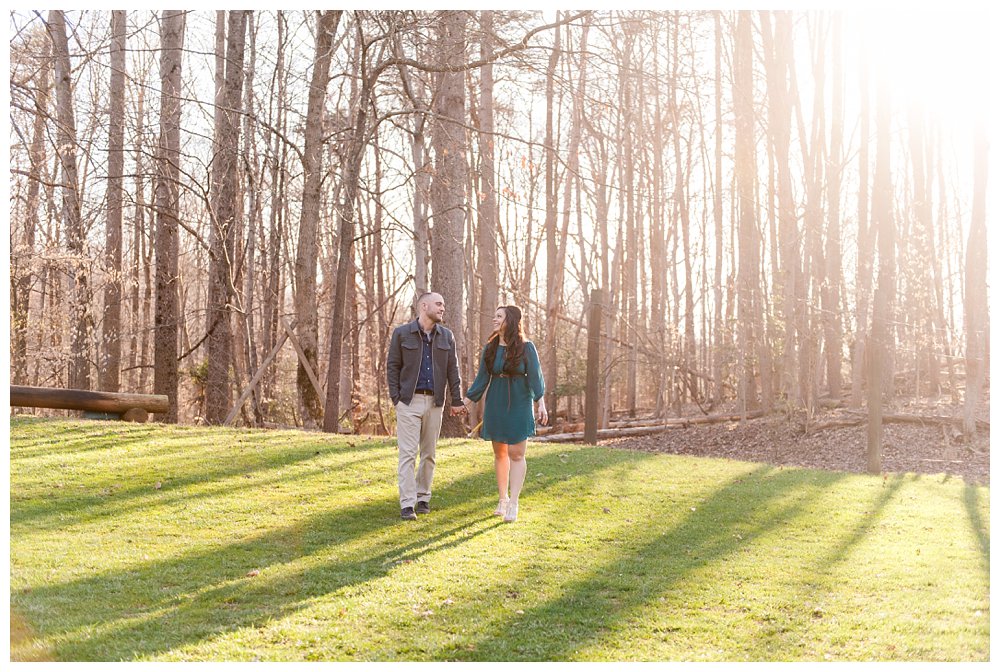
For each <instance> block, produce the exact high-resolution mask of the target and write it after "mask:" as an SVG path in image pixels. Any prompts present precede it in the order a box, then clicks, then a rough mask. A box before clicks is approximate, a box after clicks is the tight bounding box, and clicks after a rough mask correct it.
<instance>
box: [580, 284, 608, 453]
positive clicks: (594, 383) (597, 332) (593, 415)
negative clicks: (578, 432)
mask: <svg viewBox="0 0 1000 672" xmlns="http://www.w3.org/2000/svg"><path fill="white" fill-rule="evenodd" d="M603 300H604V293H603V292H602V291H601V290H600V289H599V288H597V289H592V290H591V291H590V320H589V324H588V325H587V398H586V401H585V402H584V409H583V410H584V423H583V441H584V443H589V444H591V445H597V427H598V425H599V424H600V421H601V420H600V418H599V417H598V395H599V392H600V390H599V389H598V388H599V387H600V385H599V375H600V371H601V352H600V351H601V303H602V302H603Z"/></svg>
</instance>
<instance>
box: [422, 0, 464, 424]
mask: <svg viewBox="0 0 1000 672" xmlns="http://www.w3.org/2000/svg"><path fill="white" fill-rule="evenodd" d="M466 18H467V17H466V12H463V11H444V12H441V14H440V21H439V23H438V54H439V55H440V57H441V59H442V65H444V66H447V67H452V68H457V67H459V66H461V65H462V64H463V63H464V62H465V52H466V37H465V24H466ZM464 79H465V77H464V74H463V73H462V72H457V71H451V72H442V73H440V74H439V75H438V79H437V81H438V87H437V89H438V90H437V95H436V96H435V97H434V119H435V121H434V138H433V146H434V180H433V182H432V184H431V204H432V208H433V211H434V229H433V234H432V240H431V289H432V290H433V291H436V292H438V293H440V294H441V296H442V297H443V298H444V302H445V305H446V306H447V307H448V312H447V314H446V322H447V324H448V327H449V328H450V329H451V330H452V331H453V332H454V333H455V342H456V345H457V347H458V352H459V353H462V352H464V347H465V343H464V342H463V334H464V332H465V320H464V312H465V309H464V305H465V303H464V298H463V286H464V281H465V254H464V251H463V249H464V245H463V242H464V241H463V237H464V235H465V215H466V208H467V204H466V198H465V196H466V194H465V185H466V174H467V172H468V165H467V162H466V150H467V141H466V137H465V127H464V124H465V118H466V105H465V87H464V84H463V82H464ZM445 404H446V405H448V404H449V401H448V400H447V399H446V400H445ZM442 427H443V428H442V434H443V435H444V436H456V435H458V436H461V435H463V434H464V432H463V430H462V427H461V423H460V422H457V421H456V420H455V419H454V418H451V417H450V416H449V415H448V414H447V413H446V414H445V421H444V423H443V426H442Z"/></svg>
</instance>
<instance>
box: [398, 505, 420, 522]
mask: <svg viewBox="0 0 1000 672" xmlns="http://www.w3.org/2000/svg"><path fill="white" fill-rule="evenodd" d="M399 517H400V518H402V519H403V520H416V519H417V514H415V513H413V507H412V506H404V507H403V508H402V509H400V510H399Z"/></svg>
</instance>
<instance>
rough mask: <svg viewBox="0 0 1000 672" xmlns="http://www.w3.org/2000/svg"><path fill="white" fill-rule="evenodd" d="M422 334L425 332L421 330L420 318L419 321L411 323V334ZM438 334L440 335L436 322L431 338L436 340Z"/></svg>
mask: <svg viewBox="0 0 1000 672" xmlns="http://www.w3.org/2000/svg"><path fill="white" fill-rule="evenodd" d="M421 332H423V329H421V328H420V318H417V319H415V320H413V322H410V333H411V334H417V333H421ZM437 333H438V325H437V323H436V322H435V323H434V327H433V328H432V329H431V338H434V336H435V335H437Z"/></svg>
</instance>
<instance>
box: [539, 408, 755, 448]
mask: <svg viewBox="0 0 1000 672" xmlns="http://www.w3.org/2000/svg"><path fill="white" fill-rule="evenodd" d="M761 417H764V411H752V412H750V413H747V415H746V419H747V420H753V419H756V418H761ZM741 419H742V416H741V415H739V414H737V415H702V416H697V417H693V418H671V419H670V420H660V421H659V422H658V423H657V424H655V425H645V426H641V427H620V428H617V429H616V428H611V429H599V430H597V438H598V439H621V438H625V437H629V436H646V435H648V434H656V433H658V432H665V431H667V430H668V429H684V428H685V427H690V426H691V425H711V424H714V423H718V422H739V421H740V420H741ZM582 440H583V432H566V433H561V434H546V435H544V436H535V437H534V438H533V439H532V441H540V442H550V441H551V442H561V441H582Z"/></svg>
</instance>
